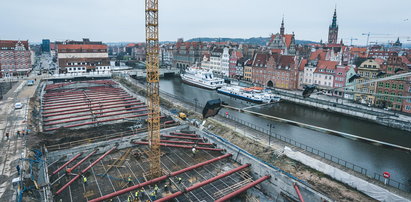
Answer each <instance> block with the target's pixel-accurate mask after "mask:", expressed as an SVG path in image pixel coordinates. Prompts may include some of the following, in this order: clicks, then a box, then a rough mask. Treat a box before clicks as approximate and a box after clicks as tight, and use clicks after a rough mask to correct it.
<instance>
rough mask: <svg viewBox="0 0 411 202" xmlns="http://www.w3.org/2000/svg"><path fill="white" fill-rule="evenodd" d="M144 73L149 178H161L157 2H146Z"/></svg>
mask: <svg viewBox="0 0 411 202" xmlns="http://www.w3.org/2000/svg"><path fill="white" fill-rule="evenodd" d="M145 10H146V71H147V98H148V99H147V104H148V139H149V144H150V150H151V155H150V156H149V161H150V177H151V178H155V177H159V176H161V174H162V172H161V163H160V95H159V80H160V79H159V78H160V75H159V52H160V46H159V40H158V0H146V2H145Z"/></svg>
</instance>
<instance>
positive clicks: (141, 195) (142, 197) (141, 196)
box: [140, 188, 145, 200]
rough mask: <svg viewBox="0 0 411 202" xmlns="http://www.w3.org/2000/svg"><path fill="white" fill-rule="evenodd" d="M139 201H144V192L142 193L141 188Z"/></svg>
mask: <svg viewBox="0 0 411 202" xmlns="http://www.w3.org/2000/svg"><path fill="white" fill-rule="evenodd" d="M140 193H141V194H140V200H142V199H144V196H145V191H144V188H142V189H141V190H140Z"/></svg>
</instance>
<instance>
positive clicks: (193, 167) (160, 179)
mask: <svg viewBox="0 0 411 202" xmlns="http://www.w3.org/2000/svg"><path fill="white" fill-rule="evenodd" d="M230 156H232V154H225V155H222V156H219V157H217V158H214V159H211V160H208V161H204V162H202V163H199V164H195V165H192V166H190V167H187V168H184V169H181V170H178V171H175V172H172V173H170V174H169V175H163V176H161V177H158V178H154V179H152V180H149V181H146V182H143V183H140V184H136V185H134V186H131V187H127V188H125V189H122V190H119V191H116V192H113V193H111V194H107V195H104V196H101V197H99V198H95V199H92V200H89V202H97V201H103V200H108V199H111V198H113V197H116V196H119V195H122V194H125V193H127V192H130V191H133V190H136V189H138V188H140V187H144V186H147V185H150V184H154V183H156V182H159V181H163V180H166V179H167V178H168V177H173V176H176V175H179V174H181V173H184V172H187V171H190V170H193V169H196V168H199V167H201V166H204V165H207V164H210V163H213V162H215V161H219V160H221V159H224V158H227V157H230Z"/></svg>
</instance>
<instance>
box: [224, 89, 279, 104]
mask: <svg viewBox="0 0 411 202" xmlns="http://www.w3.org/2000/svg"><path fill="white" fill-rule="evenodd" d="M217 92H219V93H222V94H226V95H229V96H231V97H236V98H239V99H243V100H246V101H250V102H255V103H270V102H278V101H280V100H281V99H280V97H277V96H275V95H274V94H272V93H271V92H269V91H267V90H265V89H264V88H262V87H249V88H245V87H241V86H234V85H232V86H224V87H222V88H220V89H217Z"/></svg>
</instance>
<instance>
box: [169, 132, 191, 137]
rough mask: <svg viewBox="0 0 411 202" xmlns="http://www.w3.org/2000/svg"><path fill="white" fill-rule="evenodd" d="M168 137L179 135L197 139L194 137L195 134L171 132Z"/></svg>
mask: <svg viewBox="0 0 411 202" xmlns="http://www.w3.org/2000/svg"><path fill="white" fill-rule="evenodd" d="M170 135H181V136H189V137H198V135H196V134H188V133H175V132H171V133H170Z"/></svg>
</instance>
